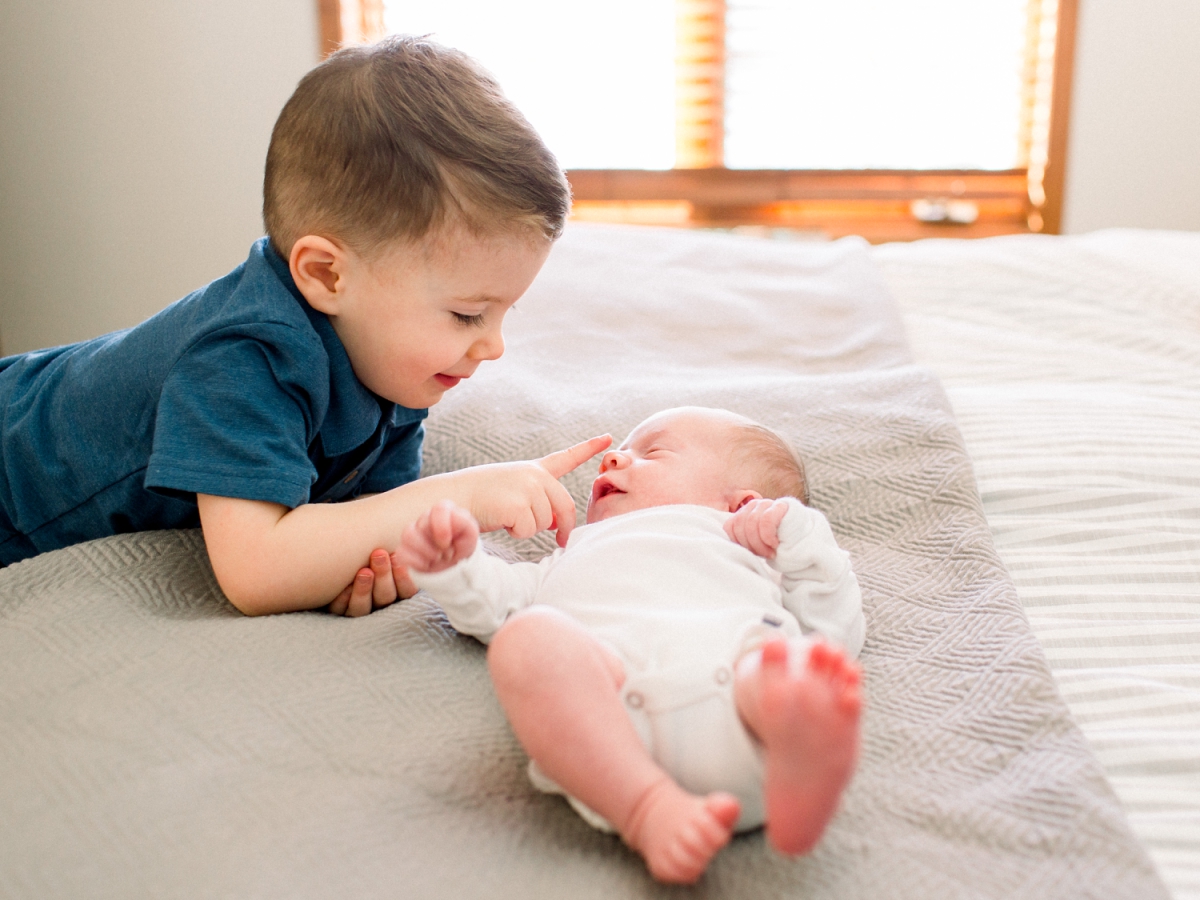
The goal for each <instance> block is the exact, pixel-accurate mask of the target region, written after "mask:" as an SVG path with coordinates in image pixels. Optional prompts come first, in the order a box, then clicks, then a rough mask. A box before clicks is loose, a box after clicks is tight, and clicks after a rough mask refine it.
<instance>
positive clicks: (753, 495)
mask: <svg viewBox="0 0 1200 900" xmlns="http://www.w3.org/2000/svg"><path fill="white" fill-rule="evenodd" d="M761 499H762V494H760V493H759V492H758V491H749V490H741V491H734V492H733V493H732V494H730V495H729V511H730V512H737V511H738V510H739V509H741V508H742V507H743V506H745V505H746V504H747V503H749V502H750V501H751V500H761Z"/></svg>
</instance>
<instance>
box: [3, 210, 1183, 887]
mask: <svg viewBox="0 0 1200 900" xmlns="http://www.w3.org/2000/svg"><path fill="white" fill-rule="evenodd" d="M600 279H608V283H607V284H603V285H601V284H600V283H599V281H600ZM831 286H833V287H831ZM659 291H665V292H667V295H666V296H658V292H659ZM668 299H669V300H670V301H671V302H667V300H668ZM520 307H521V309H520V312H519V313H516V314H514V318H513V323H512V326H511V328H510V331H511V334H510V340H509V356H508V357H506V359H505V360H503V361H501V362H500V363H497V364H496V365H495V366H494V367H492V370H491V371H489V370H488V369H486V368H485V369H483V370H481V372H480V373H479V374H478V375H477V376H476V378H475V379H473V380H472V381H471V382H469V383H467V384H464V385H461V386H460V387H459V388H457V389H456V390H455V391H454V392H452V393H451V394H450V395H449V396H448V397H447V399H446V400H445V401H444V402H443V404H441V405H439V406H438V407H437V408H435V411H434V414H433V415H432V416H431V420H430V424H429V439H428V449H427V457H426V460H427V472H435V471H443V470H446V469H450V468H456V467H459V466H462V465H468V464H472V463H478V462H485V461H493V460H499V459H517V458H528V457H531V456H537V455H541V454H544V453H546V452H549V451H550V450H553V449H557V448H559V447H561V446H565V445H566V444H568V443H571V442H573V441H576V440H580V439H583V438H585V437H588V436H590V435H591V434H593V433H598V432H602V431H611V432H612V433H614V434H615V435H617V436H618V437H621V436H623V435H624V433H625V432H626V431H627V430H628V429H629V428H630V427H631V426H632V425H633V424H634V423H635V422H637V421H638V420H640V419H641V418H642V417H643V416H645V415H646V414H648V413H650V412H653V411H655V410H657V409H660V408H663V407H666V406H673V405H681V404H688V403H696V404H703V405H709V406H721V407H725V408H728V409H732V410H735V411H737V412H741V413H744V414H746V415H749V416H751V417H753V418H756V419H759V420H760V421H763V422H765V423H767V424H770V425H772V426H774V427H776V428H778V429H779V430H780V431H782V432H783V433H784V434H785V435H787V436H788V437H789V438H790V439H792V440H793V441H794V442H795V443H796V446H797V448H798V449H799V450H800V451H801V453H802V454H803V455H804V456H805V457H806V459H807V461H808V466H809V475H810V479H811V481H812V484H813V501H814V505H815V506H817V507H819V508H821V509H822V510H824V511H825V512H826V514H827V515H828V516H829V518H830V521H831V524H832V525H833V527H834V530H835V532H836V533H837V535H838V538H839V541H840V542H841V543H842V545H843V546H844V547H845V548H846V549H847V550H849V551H850V553H851V555H852V558H853V562H854V566H855V570H856V572H857V574H858V577H859V581H860V583H861V585H862V588H863V593H864V604H865V609H866V614H867V621H868V637H867V644H866V647H865V649H864V652H863V655H862V663H863V667H864V674H865V696H866V715H865V721H864V742H863V754H862V759H861V763H860V767H859V770H858V773H857V775H856V777H855V779H854V781H853V782H852V783H851V786H850V788H849V789H848V791H847V793H846V795H845V797H844V800H843V803H842V807H841V809H840V811H839V813H838V815H837V817H836V818H835V819H834V821H833V823H832V824H831V826H830V828H829V830H828V831H827V833H826V835H825V837H824V839H823V840H822V842H821V843H820V844H819V846H818V847H817V849H816V851H815V852H814V853H813V854H812V855H811V856H809V857H806V858H803V859H798V860H788V859H783V858H781V857H778V856H777V855H775V854H773V853H772V852H771V851H770V850H769V849H768V848H767V846H766V844H765V842H764V840H763V839H762V836H761V835H760V834H751V835H747V836H742V837H738V838H736V839H735V840H734V841H733V843H732V844H731V845H730V847H728V848H727V849H726V850H724V851H722V853H721V854H719V856H718V857H717V859H716V860H715V861H714V863H713V865H712V866H711V868H710V870H709V872H708V874H707V875H706V876H705V878H704V880H703V881H702V882H701V884H700V885H698V886H697V887H696V888H694V889H692V893H695V894H696V895H698V896H712V897H729V898H741V897H755V898H771V897H810V896H811V897H822V898H835V897H847V898H849V897H863V898H867V897H869V898H872V900H875V898H879V897H888V898H893V897H899V898H907V897H911V898H928V897H945V898H957V897H963V898H966V897H981V898H983V897H987V898H992V897H995V898H999V897H1038V898H1056V897H1063V898H1066V897H1106V898H1119V897H1129V898H1139V900H1141V898H1154V897H1164V896H1165V891H1164V890H1163V888H1162V887H1161V884H1160V883H1159V881H1158V879H1157V877H1156V875H1155V874H1154V872H1153V869H1152V867H1151V865H1150V862H1149V861H1148V859H1147V857H1146V855H1145V853H1144V852H1143V851H1142V849H1141V847H1140V846H1139V845H1138V844H1137V842H1136V841H1135V840H1134V838H1133V837H1132V836H1131V834H1130V832H1129V830H1128V828H1127V826H1126V823H1125V820H1124V816H1123V813H1122V811H1121V809H1120V808H1119V806H1118V804H1117V802H1116V800H1115V799H1114V797H1113V794H1112V792H1111V790H1110V789H1109V786H1108V784H1107V783H1106V781H1105V780H1104V777H1103V775H1102V773H1101V770H1100V768H1099V766H1098V765H1097V763H1096V761H1095V760H1094V758H1093V757H1092V755H1091V754H1090V752H1089V751H1088V749H1087V747H1086V745H1085V744H1084V742H1083V739H1082V737H1081V735H1080V732H1079V730H1078V729H1077V728H1076V726H1075V725H1074V724H1073V723H1072V721H1071V720H1070V717H1069V715H1068V713H1067V710H1066V708H1065V706H1064V705H1063V703H1062V702H1061V700H1060V699H1059V697H1058V695H1057V692H1056V690H1055V687H1054V683H1053V681H1052V679H1051V676H1050V672H1049V670H1048V668H1047V666H1046V663H1045V661H1044V659H1043V656H1042V653H1041V651H1040V649H1039V648H1038V646H1037V644H1036V642H1035V640H1034V638H1033V636H1032V634H1031V632H1030V629H1029V627H1028V625H1027V623H1026V620H1025V617H1024V615H1023V613H1022V611H1021V608H1020V606H1019V604H1018V601H1017V598H1016V594H1015V592H1014V590H1013V588H1012V585H1011V583H1010V581H1009V579H1008V576H1007V575H1006V573H1005V572H1004V570H1003V568H1002V566H1001V565H1000V563H999V561H998V559H997V557H996V554H995V552H994V549H993V547H992V542H991V538H990V535H989V532H988V529H987V524H986V522H985V520H984V518H983V515H982V512H981V508H980V503H979V499H978V496H977V493H976V490H975V484H974V479H973V476H972V473H971V466H970V462H969V460H968V458H967V456H966V453H965V451H964V449H963V446H962V443H961V439H960V437H959V433H958V429H957V427H956V425H955V423H954V419H953V416H952V413H951V411H950V409H949V407H948V405H947V403H946V401H945V398H944V395H943V394H942V391H941V388H940V386H939V385H938V384H937V382H936V379H935V378H934V377H933V376H932V375H931V374H930V373H929V372H928V371H926V370H923V369H919V368H915V367H912V366H908V365H905V364H904V363H905V359H906V357H905V352H904V349H903V338H902V335H900V334H899V331H898V328H899V326H898V324H897V323H896V322H897V320H896V318H895V315H894V311H893V310H892V309H891V307H890V301H889V300H888V298H887V297H886V294H884V293H883V292H882V289H881V288H880V287H879V283H878V280H877V278H876V277H875V275H874V273H873V271H872V270H871V269H870V266H869V263H868V262H867V259H866V256H865V254H864V253H863V251H862V248H861V246H859V245H858V244H855V243H845V242H839V243H838V244H835V245H831V246H825V247H812V248H805V247H797V246H785V245H773V244H769V243H767V242H757V241H741V240H737V239H733V238H727V237H714V236H701V235H685V234H676V233H670V232H665V233H663V232H648V231H634V230H624V229H612V230H606V229H578V228H577V229H575V230H574V231H573V232H568V236H567V237H566V238H564V240H563V242H562V245H561V246H560V247H559V248H557V249H556V250H555V252H554V255H553V256H552V258H551V264H550V265H548V267H547V271H546V272H545V273H544V274H543V277H541V278H539V281H538V283H537V284H536V285H535V288H534V290H532V291H531V292H530V295H529V297H527V298H525V299H523V300H522V301H521V304H520ZM756 336H757V339H756ZM592 474H593V473H592V471H590V469H589V470H588V471H578V472H576V473H572V474H571V475H570V476H568V477H567V478H566V479H565V483H566V484H567V485H568V487H569V488H570V489H571V490H572V492H573V493H574V494H575V496H576V499H577V501H578V502H579V504H580V507H581V508H582V505H583V501H584V496H585V490H586V486H587V484H588V483H589V482H590V480H591V477H592ZM547 547H548V538H547V537H544V536H543V537H541V538H539V539H537V540H535V541H532V542H525V543H523V544H522V545H521V546H520V547H518V548H516V549H518V551H519V552H520V553H521V554H522V555H525V556H527V557H532V556H537V555H539V554H540V553H542V552H544V551H545V549H546V548H547ZM680 893H686V891H685V890H683V889H677V888H676V889H671V888H665V887H662V886H660V885H657V884H655V883H654V882H653V881H651V880H650V878H649V877H648V875H647V874H646V872H645V869H644V866H643V864H642V862H641V860H640V859H639V858H638V857H637V856H635V855H634V854H632V853H630V852H629V851H627V850H626V849H625V848H624V847H623V846H622V845H621V843H620V841H619V840H618V839H616V838H614V837H612V836H609V835H604V834H600V833H598V832H595V831H593V830H592V829H590V828H589V827H588V826H587V825H586V824H584V823H583V822H582V821H581V820H580V819H579V818H578V817H577V816H576V815H575V814H574V812H572V811H571V810H570V808H569V807H568V806H567V804H566V803H565V802H564V801H563V800H562V799H561V798H558V797H553V796H548V795H542V794H539V793H537V792H536V791H535V790H534V789H533V788H532V787H531V786H530V785H529V783H528V781H527V779H526V776H525V758H524V756H523V754H522V752H521V750H520V748H519V746H518V745H517V744H516V742H515V740H514V738H513V737H512V735H511V733H510V731H509V730H508V727H507V725H506V724H505V722H504V718H503V715H502V714H501V712H500V709H499V707H498V705H497V703H496V701H495V699H494V697H493V695H492V692H491V688H490V685H489V683H488V678H487V672H486V669H485V663H484V649H483V647H482V646H480V645H479V644H477V643H476V642H474V641H473V640H471V639H469V638H465V637H460V636H458V635H456V634H454V633H453V631H452V630H451V629H450V628H449V626H448V625H447V623H446V621H445V618H444V617H443V616H442V615H441V613H440V611H439V610H438V609H437V608H436V606H434V605H433V604H432V603H431V602H429V601H428V600H427V599H426V598H424V597H423V596H420V595H419V596H418V597H416V598H414V599H413V600H410V601H406V602H404V603H400V604H396V605H395V606H393V607H390V608H388V609H387V610H384V611H381V612H378V613H375V614H372V615H371V616H369V617H366V618H364V619H358V620H344V619H336V618H333V617H331V616H328V615H325V614H323V613H301V614H290V615H285V616H273V617H268V618H264V619H247V618H243V617H242V616H240V615H239V614H238V613H237V612H236V611H235V610H234V609H233V608H232V607H231V606H230V605H229V604H228V603H227V602H226V601H225V599H224V598H223V597H222V595H221V593H220V591H219V589H218V587H217V585H216V583H215V581H214V579H213V576H212V573H211V569H210V568H209V566H208V563H207V558H206V555H205V553H204V548H203V543H202V541H201V539H200V537H199V534H198V533H196V532H160V533H153V534H142V535H127V536H120V537H116V538H109V539H105V540H101V541H96V542H92V543H90V544H85V545H81V546H78V547H73V548H68V549H66V550H62V551H58V552H55V553H50V554H46V555H44V556H41V557H37V558H34V559H32V560H28V561H26V562H23V563H20V564H18V565H16V566H13V567H11V568H9V569H6V570H4V571H3V572H0V895H3V896H13V897H39V898H41V897H79V896H89V897H105V896H112V897H139V896H147V897H209V896H234V897H247V896H254V897H259V896H261V897H327V896H334V895H338V896H351V897H364V898H370V897H405V898H409V897H431V898H432V897H439V898H442V897H464V898H466V897H478V896H487V897H512V898H529V897H552V898H557V897H563V898H568V897H569V898H591V897H595V898H611V897H659V896H664V897H665V896H676V895H678V894H680Z"/></svg>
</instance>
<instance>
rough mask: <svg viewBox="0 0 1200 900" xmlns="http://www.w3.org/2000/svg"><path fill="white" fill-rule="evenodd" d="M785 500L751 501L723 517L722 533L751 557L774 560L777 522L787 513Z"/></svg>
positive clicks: (777, 544)
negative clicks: (723, 531) (743, 548)
mask: <svg viewBox="0 0 1200 900" xmlns="http://www.w3.org/2000/svg"><path fill="white" fill-rule="evenodd" d="M787 511H788V504H787V501H786V500H766V499H759V500H751V501H749V502H748V503H746V504H744V505H743V506H742V507H741V509H739V510H738V511H737V512H735V513H734V514H733V515H732V516H730V517H729V518H728V519H726V520H725V533H726V534H727V535H729V537H730V539H731V540H733V541H734V542H736V543H738V544H741V545H742V546H743V547H745V548H746V549H747V550H749V551H750V552H751V553H753V554H754V555H755V556H761V557H762V558H763V559H774V557H775V551H776V550H777V549H778V548H779V523H780V522H782V521H783V517H784V516H785V515H787Z"/></svg>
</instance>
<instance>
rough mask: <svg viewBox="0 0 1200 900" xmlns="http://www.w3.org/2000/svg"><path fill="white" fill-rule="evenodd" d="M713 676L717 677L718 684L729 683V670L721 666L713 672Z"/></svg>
mask: <svg viewBox="0 0 1200 900" xmlns="http://www.w3.org/2000/svg"><path fill="white" fill-rule="evenodd" d="M713 678H714V679H716V682H717V684H729V670H728V669H727V668H725V667H724V666H721V668H719V669H717V671H716V672H715V673H713Z"/></svg>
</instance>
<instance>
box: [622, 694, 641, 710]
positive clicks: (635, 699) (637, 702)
mask: <svg viewBox="0 0 1200 900" xmlns="http://www.w3.org/2000/svg"><path fill="white" fill-rule="evenodd" d="M625 702H626V703H628V704H629V705H630V706H631V707H633V708H634V709H641V708H642V707H643V706H644V705H645V704H646V698H645V697H643V696H642V695H641V694H639V693H638V692H637V691H630V692H629V693H628V694H626V695H625Z"/></svg>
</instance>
